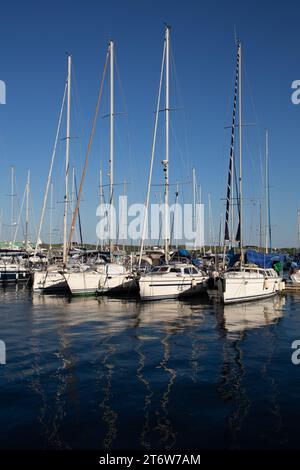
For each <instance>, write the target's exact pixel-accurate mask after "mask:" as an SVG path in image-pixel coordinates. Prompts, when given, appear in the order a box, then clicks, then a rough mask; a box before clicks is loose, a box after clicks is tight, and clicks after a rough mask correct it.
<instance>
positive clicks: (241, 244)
mask: <svg viewBox="0 0 300 470" xmlns="http://www.w3.org/2000/svg"><path fill="white" fill-rule="evenodd" d="M238 50H239V202H240V203H239V213H240V214H239V215H240V220H239V222H240V227H239V235H240V237H239V238H240V250H241V266H242V264H243V262H244V250H243V165H242V45H241V43H240V42H239V44H238Z"/></svg>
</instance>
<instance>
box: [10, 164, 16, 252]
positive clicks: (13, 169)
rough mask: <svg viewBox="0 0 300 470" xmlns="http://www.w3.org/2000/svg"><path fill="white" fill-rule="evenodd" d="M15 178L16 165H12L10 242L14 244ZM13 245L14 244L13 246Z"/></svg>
mask: <svg viewBox="0 0 300 470" xmlns="http://www.w3.org/2000/svg"><path fill="white" fill-rule="evenodd" d="M14 180H15V167H14V166H12V167H11V235H10V243H11V245H12V242H13V239H14V224H15V207H14V198H15V195H14ZM11 247H12V246H11Z"/></svg>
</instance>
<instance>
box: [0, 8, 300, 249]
mask: <svg viewBox="0 0 300 470" xmlns="http://www.w3.org/2000/svg"><path fill="white" fill-rule="evenodd" d="M299 14H300V6H299V4H297V2H296V1H294V2H292V1H286V2H284V3H282V4H281V5H280V4H277V3H276V2H269V1H251V2H250V1H242V2H241V1H240V2H235V1H227V2H223V1H215V2H202V1H191V0H185V1H168V0H165V1H160V2H158V1H154V0H153V1H151V2H146V1H136V0H131V1H130V0H123V1H119V0H117V1H111V2H104V1H99V0H98V1H96V0H85V1H79V0H75V1H66V0H63V1H60V2H58V1H56V0H54V1H51V2H37V1H27V2H21V1H16V2H14V3H13V4H10V3H9V2H6V4H4V3H2V5H1V29H0V45H1V47H0V79H1V80H4V81H5V83H6V86H7V103H6V105H1V106H0V161H1V174H0V183H1V188H0V207H1V208H3V216H4V224H9V217H10V212H9V210H10V206H9V204H10V202H9V197H8V195H9V194H10V192H11V190H10V186H9V185H10V176H9V171H10V165H14V166H15V168H16V175H17V189H18V194H19V197H20V198H21V197H22V192H23V189H24V185H25V178H26V172H27V169H28V168H30V169H31V173H32V200H33V203H34V204H33V205H34V210H33V212H34V213H32V216H34V217H33V219H35V221H36V223H37V220H38V218H39V214H40V209H41V200H42V195H43V191H44V186H45V182H46V178H47V171H48V165H49V161H50V156H51V151H52V146H53V142H54V136H55V130H56V125H57V120H58V113H59V107H60V102H61V98H62V93H63V88H64V81H65V77H66V54H65V53H66V51H67V52H71V53H72V56H73V64H74V80H73V90H72V93H73V98H72V122H71V135H72V136H73V137H74V138H73V139H72V142H71V161H72V162H74V165H75V167H76V171H77V173H78V178H79V174H80V170H81V168H82V162H83V159H84V152H85V149H86V144H87V138H88V133H89V130H90V127H91V119H92V115H93V112H94V108H95V104H96V97H97V92H98V87H99V80H100V76H101V73H102V69H103V65H104V59H105V54H106V50H107V45H108V41H109V40H110V39H113V40H114V42H115V49H116V58H117V67H118V71H119V76H120V80H118V79H117V77H116V97H115V110H116V112H120V113H124V112H126V114H120V115H119V116H117V117H116V153H115V181H116V182H117V183H122V181H123V179H124V178H125V179H126V181H127V182H128V188H127V190H128V196H129V199H130V201H138V202H142V201H143V200H144V197H145V191H146V182H147V173H148V165H149V156H150V150H151V140H152V132H153V121H154V109H155V101H156V95H157V89H158V81H159V69H160V62H161V56H162V46H163V36H164V23H165V22H168V23H169V24H170V25H171V26H172V31H171V44H172V55H173V57H174V64H175V68H176V73H173V74H171V106H172V107H174V108H177V111H174V112H173V113H172V115H171V123H172V129H173V131H172V133H171V149H170V178H171V182H176V181H177V180H178V181H180V182H182V183H184V184H182V185H181V190H180V196H181V200H182V201H183V202H190V196H191V188H190V186H189V185H188V184H187V182H188V181H190V179H191V169H192V167H193V166H195V167H196V170H197V178H198V182H199V184H201V187H202V194H203V201H204V202H207V199H208V193H211V198H212V210H213V217H214V222H215V231H216V232H217V225H218V223H219V217H220V213H221V212H222V211H224V201H223V200H222V198H224V195H225V188H226V179H227V167H228V155H229V142H230V134H229V131H228V130H225V129H224V127H225V126H226V125H228V124H229V123H230V121H231V109H232V91H233V79H234V68H235V53H236V52H235V44H234V29H236V31H237V34H238V36H239V37H240V39H241V41H242V44H243V63H244V82H243V84H244V98H243V114H244V122H246V123H249V124H253V125H251V126H248V127H247V128H245V130H244V134H245V139H244V177H245V198H246V199H245V219H246V220H245V232H246V233H245V240H246V242H248V241H250V240H249V239H250V238H251V239H252V240H253V241H254V242H255V241H257V229H258V207H259V203H260V200H261V199H260V198H261V196H262V194H263V186H262V177H261V175H260V168H261V163H260V162H261V158H262V153H263V152H264V129H265V128H268V129H269V138H270V144H269V145H270V179H271V183H270V185H271V213H272V225H273V242H274V246H287V245H288V246H296V244H297V227H296V213H297V207H298V206H299V204H300V194H298V187H299V185H298V179H299V176H298V175H299V170H300V163H299V153H300V152H299V148H300V139H299V126H300V105H299V106H295V105H293V104H292V102H291V92H292V90H291V83H292V81H293V80H296V79H300V60H299V59H300V52H299V47H298V44H299V25H298V21H299ZM173 69H174V65H173V66H172V70H173ZM173 71H174V70H173ZM107 111H108V86H107V84H106V89H105V96H104V101H103V107H102V109H101V110H100V119H99V122H98V126H97V132H96V136H95V140H94V144H93V148H92V152H91V162H90V166H89V169H88V175H87V181H86V185H85V189H84V195H83V202H82V208H81V210H82V219H83V230H84V234H85V239H86V240H87V241H94V240H95V238H96V237H95V225H96V217H95V210H96V204H97V197H98V196H97V194H98V173H99V168H100V164H101V166H102V168H103V172H104V173H107V170H108V122H107V120H105V119H102V116H103V115H105V114H106V113H107ZM160 124H161V126H160V131H159V138H158V153H157V157H156V163H155V170H154V177H153V180H154V183H161V182H162V169H161V164H160V161H161V160H162V152H163V126H162V124H163V123H162V122H161V123H160ZM174 135H175V137H174ZM63 155H64V142H63V141H61V142H60V145H59V152H58V156H57V158H58V161H57V163H56V167H55V172H54V188H55V197H54V199H55V227H56V228H60V226H61V220H62V214H61V212H62V204H61V203H60V202H61V201H62V197H63V188H62V185H63ZM106 179H107V178H106ZM106 182H107V181H106ZM117 191H121V186H118V187H116V192H117ZM158 191H159V189H157V190H155V189H153V194H152V195H153V198H154V197H155V194H154V193H155V192H156V193H158ZM171 192H172V191H171ZM156 197H157V198H158V197H159V195H158V194H157V195H156ZM173 197H174V196H173V195H172V194H171V199H172V198H173ZM33 225H34V222H33V221H32V227H33ZM7 231H8V230H7V227H5V225H4V226H3V232H2V236H4V237H5V236H6V234H7ZM45 232H47V223H46V225H45ZM206 232H207V230H206ZM43 238H44V239H45V240H46V236H44V237H43Z"/></svg>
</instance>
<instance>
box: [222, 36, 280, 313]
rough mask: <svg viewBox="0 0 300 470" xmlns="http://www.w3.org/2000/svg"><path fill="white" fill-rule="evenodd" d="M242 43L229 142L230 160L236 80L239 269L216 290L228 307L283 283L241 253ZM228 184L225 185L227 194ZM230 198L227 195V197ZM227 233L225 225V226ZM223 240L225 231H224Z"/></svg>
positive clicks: (272, 292) (273, 292)
mask: <svg viewBox="0 0 300 470" xmlns="http://www.w3.org/2000/svg"><path fill="white" fill-rule="evenodd" d="M241 52H242V51H241V43H240V42H239V43H238V45H237V75H236V86H235V102H234V114H233V125H232V139H231V158H232V157H233V145H234V128H235V107H236V92H237V79H238V98H239V101H238V111H239V123H238V129H239V202H240V204H239V242H240V252H241V253H240V261H239V266H238V267H233V268H230V269H228V270H227V271H225V272H224V273H222V274H221V275H220V277H219V279H218V280H217V288H218V291H219V294H220V296H221V299H222V301H223V302H224V303H225V304H227V303H235V302H246V301H250V300H257V299H263V298H266V297H272V296H274V295H276V294H277V292H279V291H281V290H283V289H284V283H283V282H282V279H281V277H280V276H279V275H278V274H277V273H276V271H275V270H274V269H272V268H269V269H265V268H264V267H258V266H257V265H254V264H252V265H248V264H245V263H244V250H243V223H242V222H243V212H242V208H243V193H242V68H241V64H242V57H241ZM230 169H231V170H230V172H229V177H231V174H230V173H231V171H232V166H231V167H230ZM230 186H231V182H229V184H228V188H229V190H230ZM229 194H230V193H229ZM228 210H229V197H228V193H227V211H226V212H227V213H226V223H227V224H228V217H227V216H228ZM227 229H228V225H227ZM225 240H226V228H225Z"/></svg>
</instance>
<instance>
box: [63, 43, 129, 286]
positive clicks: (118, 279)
mask: <svg viewBox="0 0 300 470" xmlns="http://www.w3.org/2000/svg"><path fill="white" fill-rule="evenodd" d="M108 55H109V61H110V113H109V118H110V157H109V164H110V171H109V178H110V198H109V203H110V215H109V234H110V237H109V238H110V253H111V256H112V254H113V249H114V246H113V233H114V227H113V220H114V219H113V189H114V173H113V170H114V43H113V41H110V42H109V46H108ZM64 278H65V280H66V282H67V284H68V287H69V289H70V291H71V293H72V295H91V294H96V293H98V294H103V293H109V292H112V291H116V290H118V289H120V290H123V289H126V287H130V286H131V285H132V283H133V282H134V281H133V280H132V276H131V275H130V273H129V272H128V271H127V269H126V268H125V267H124V266H122V265H119V264H117V263H108V264H107V265H105V266H103V265H102V266H100V267H97V268H95V267H91V268H90V269H87V270H86V269H82V270H80V271H79V272H75V271H71V272H68V273H64Z"/></svg>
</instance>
